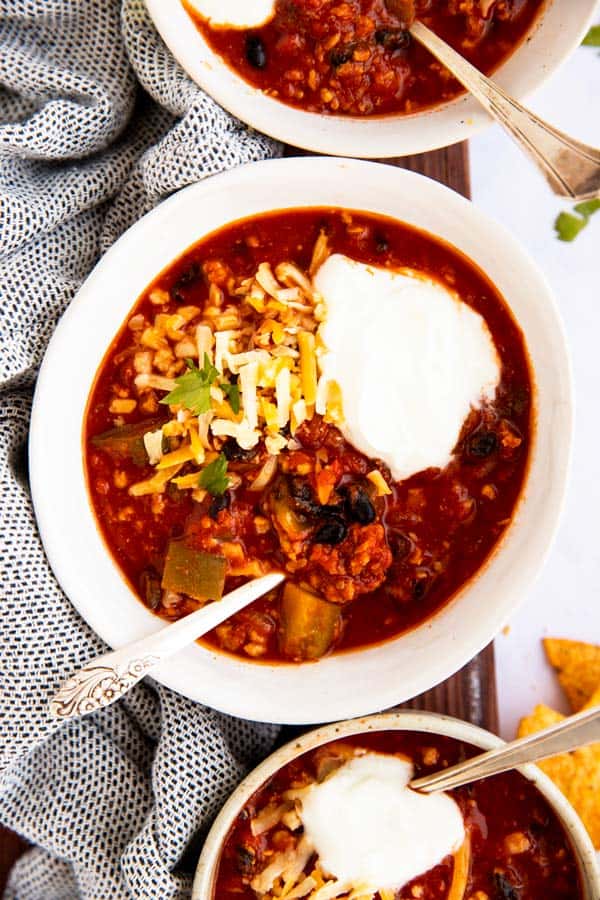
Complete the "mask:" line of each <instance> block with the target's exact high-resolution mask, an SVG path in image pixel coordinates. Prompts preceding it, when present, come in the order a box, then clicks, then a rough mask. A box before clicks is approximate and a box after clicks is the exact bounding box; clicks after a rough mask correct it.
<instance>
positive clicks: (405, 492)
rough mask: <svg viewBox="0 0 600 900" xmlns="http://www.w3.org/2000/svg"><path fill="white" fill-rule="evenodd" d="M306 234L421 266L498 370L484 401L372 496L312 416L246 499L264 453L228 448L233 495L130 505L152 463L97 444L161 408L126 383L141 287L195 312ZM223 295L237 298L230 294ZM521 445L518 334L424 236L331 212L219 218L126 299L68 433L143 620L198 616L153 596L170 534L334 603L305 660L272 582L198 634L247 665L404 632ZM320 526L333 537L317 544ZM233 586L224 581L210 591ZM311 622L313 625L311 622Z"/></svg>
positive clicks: (477, 540) (466, 554) (285, 254)
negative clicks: (485, 340) (415, 469)
mask: <svg viewBox="0 0 600 900" xmlns="http://www.w3.org/2000/svg"><path fill="white" fill-rule="evenodd" d="M320 233H325V234H326V235H327V239H328V242H329V245H330V247H331V250H332V252H339V253H344V254H347V255H348V256H349V257H351V258H354V259H356V260H359V261H362V262H364V263H371V264H374V265H378V266H390V267H394V268H396V267H411V268H413V269H416V270H418V271H420V272H423V273H427V274H430V275H431V276H433V277H435V278H437V279H439V280H441V281H442V282H443V283H446V284H447V285H448V286H450V287H451V288H452V289H454V290H456V291H457V292H458V294H459V296H461V297H462V299H463V300H464V301H465V302H467V303H468V304H469V305H470V306H471V307H472V308H473V309H475V310H477V311H478V312H479V313H480V314H481V315H482V316H483V317H484V319H485V321H486V323H487V325H488V327H489V329H490V331H491V334H492V336H493V339H494V342H495V345H496V348H497V352H498V354H499V357H500V360H501V382H500V384H499V387H498V390H497V394H496V398H495V401H494V403H493V404H492V405H490V406H487V407H484V408H483V409H482V410H479V411H473V412H472V413H471V415H470V416H469V417H468V419H467V421H466V422H465V424H464V427H463V432H462V434H461V435H460V438H459V440H458V443H457V446H456V450H455V454H454V456H453V458H452V461H451V462H450V463H449V465H448V466H447V467H446V468H445V469H443V470H439V469H429V470H426V471H424V472H421V473H418V474H416V475H414V476H413V477H411V478H409V479H408V480H406V481H404V482H402V483H395V482H394V481H393V480H392V478H391V475H390V473H389V471H388V470H387V468H386V467H385V465H384V464H383V463H381V462H378V463H377V465H378V467H379V470H380V471H381V472H382V473H383V474H384V477H385V480H386V482H387V485H388V487H389V490H390V491H391V493H389V495H388V496H379V495H376V494H375V493H374V492H373V490H372V485H371V483H370V482H369V481H368V480H366V477H365V476H366V475H367V474H368V473H370V472H371V471H372V470H373V468H374V465H375V463H374V461H373V460H370V459H368V458H367V457H366V456H364V455H363V454H362V453H360V452H358V451H357V450H355V449H354V448H353V447H351V446H350V445H349V444H348V443H347V442H346V441H345V440H344V439H343V437H342V435H341V433H340V431H339V430H338V428H337V427H335V426H334V425H332V424H326V423H325V422H324V420H323V419H322V418H321V417H320V416H317V415H315V417H314V418H313V419H312V420H311V421H309V422H305V423H304V424H303V425H301V427H300V428H299V429H298V431H297V433H296V434H295V436H294V439H295V442H296V444H295V449H292V450H287V449H286V450H283V451H282V452H281V454H280V456H279V457H278V460H279V470H278V474H277V477H276V479H275V481H273V482H271V483H270V484H269V485H267V486H266V487H265V488H264V490H262V491H260V492H258V493H256V492H251V491H250V490H248V485H249V484H251V482H252V481H253V480H254V479H255V477H256V475H257V472H259V470H260V469H261V466H262V465H263V463H264V460H265V459H266V458H267V454H266V451H265V448H264V446H263V444H262V443H261V444H260V445H259V446H258V447H257V448H256V450H255V451H254V452H251V453H247V452H245V453H240V452H239V448H238V447H237V445H236V444H235V441H232V439H230V438H229V439H227V440H226V441H224V442H222V443H221V447H220V450H221V453H222V454H223V455H225V456H227V458H228V460H229V463H228V465H229V469H228V471H229V473H232V474H235V475H236V476H237V481H238V486H237V487H236V488H235V489H233V490H228V491H227V492H226V493H225V494H223V495H221V496H218V497H213V498H211V497H210V496H208V497H206V498H205V499H202V501H201V502H196V501H195V500H194V499H193V498H192V497H191V495H190V491H189V490H188V491H184V490H180V489H178V488H177V487H176V486H175V484H174V483H172V484H169V485H167V487H166V489H165V490H164V491H163V492H162V493H158V494H154V495H152V496H132V495H131V493H130V487H131V485H132V484H134V483H136V482H139V481H140V479H142V478H148V477H149V476H150V475H151V474H152V471H153V470H152V468H151V467H150V466H149V465H148V459H147V457H146V455H145V453H144V451H143V448H142V455H141V458H140V456H139V454H138V455H136V458H122V457H121V456H118V455H117V457H115V455H114V454H112V453H111V452H108V451H107V450H106V449H103V448H102V446H101V444H99V443H98V436H99V435H102V434H103V433H105V432H107V431H110V429H113V428H114V427H115V426H117V427H119V426H123V425H126V426H128V427H129V426H130V425H132V424H135V423H143V424H141V426H140V427H141V428H142V431H143V430H146V429H147V430H152V429H153V428H156V427H157V423H158V426H160V423H161V422H164V421H166V419H167V417H168V407H165V406H164V405H161V404H160V403H159V402H158V401H159V399H160V396H163V395H160V394H158V393H157V392H156V391H147V392H145V393H143V394H142V395H141V396H140V395H138V392H137V391H136V387H135V384H134V381H135V377H136V371H135V368H134V361H135V360H136V358H137V356H136V354H137V353H138V351H139V349H140V334H142V332H141V331H140V328H142V327H146V326H147V325H148V323H149V322H150V323H151V322H152V321H153V320H154V317H155V315H156V309H157V307H156V306H155V305H153V302H152V300H151V299H150V296H151V295H152V296H154V297H156V291H157V290H158V291H159V294H160V295H161V296H162V297H163V300H164V302H165V305H164V306H162V307H160V310H161V313H162V312H166V313H172V312H177V310H178V309H179V308H181V307H182V306H185V307H186V308H187V307H189V305H190V304H193V305H195V306H197V307H199V309H200V310H204V312H205V313H207V311H208V306H207V304H208V303H209V300H208V296H209V292H210V291H212V290H213V287H214V279H217V280H219V279H220V282H221V284H222V282H223V279H224V278H225V277H227V278H228V279H229V280H230V283H231V280H232V279H234V280H235V279H239V278H241V277H246V276H250V275H251V274H252V273H254V272H255V271H256V269H257V266H258V265H259V264H260V263H261V262H264V261H267V262H269V263H271V264H272V265H273V267H275V265H276V264H278V263H280V262H282V261H284V260H292V261H294V263H296V264H297V265H298V266H299V267H300V268H302V269H304V270H307V269H308V266H309V263H310V259H311V254H312V252H313V247H314V245H315V241H316V240H317V238H318V236H319V234H320ZM223 273H226V275H223ZM227 273H229V274H227ZM222 288H223V290H225V288H224V287H223V285H222ZM228 302H229V303H233V304H235V303H236V302H237V301H236V298H231V297H230V298H229V300H228ZM200 315H202V314H200ZM191 324H192V325H193V324H194V323H193V322H192V323H191ZM134 326H135V328H134ZM143 333H144V334H145V333H146V332H143ZM155 359H157V357H155ZM181 366H182V367H183V361H181ZM123 397H125V398H127V397H129V398H133V399H134V400H135V403H134V402H133V401H132V406H133V407H134V408H133V409H132V410H131V411H130V412H129V413H128V414H126V415H120V416H115V415H114V413H112V412H111V405H112V404H114V402H115V399H118V398H123ZM389 414H390V415H393V414H394V410H393V409H390V410H389ZM531 436H532V382H531V376H530V370H529V364H528V357H527V352H526V349H525V345H524V340H523V335H522V333H521V331H520V329H519V327H518V325H517V324H516V322H515V321H514V319H513V317H512V315H511V313H510V311H509V309H508V307H507V306H506V304H505V303H504V301H503V299H502V298H501V296H500V295H499V294H498V292H497V290H496V289H495V288H494V286H493V285H492V284H491V283H490V281H489V280H488V279H487V278H486V276H485V275H484V274H483V273H482V272H481V271H480V270H479V269H478V268H477V267H476V266H475V265H474V264H473V263H472V262H470V261H469V260H468V259H467V258H466V257H464V256H463V255H461V254H460V253H459V252H457V251H456V250H455V249H453V248H451V247H450V246H449V245H447V244H445V243H443V242H442V241H440V240H437V239H435V238H433V237H432V236H430V235H428V234H426V233H423V232H420V231H418V230H416V229H414V228H412V227H409V226H407V225H404V224H402V223H400V222H397V221H395V220H392V219H387V218H383V217H379V216H375V215H371V214H368V213H363V212H349V211H342V210H338V209H303V210H290V211H279V212H274V213H269V214H266V215H261V216H258V217H256V218H253V219H247V220H243V221H240V222H236V223H234V224H232V225H229V226H227V227H225V228H223V229H222V230H221V231H218V232H216V233H214V234H212V235H210V236H208V237H207V238H205V239H204V240H202V241H201V242H200V243H198V244H196V245H195V246H193V247H191V248H190V249H189V250H188V251H186V253H185V254H184V255H183V256H182V257H181V258H180V259H178V260H177V261H176V262H174V263H173V265H171V266H170V267H169V268H168V269H167V270H165V271H164V272H163V273H162V274H161V275H160V276H159V277H158V278H157V279H156V281H155V282H154V283H153V284H152V285H151V286H150V287H149V288H148V289H147V290H146V291H145V292H144V294H143V295H142V296H141V297H140V298H139V299H138V301H137V302H136V304H135V306H134V308H133V309H132V311H131V313H130V315H129V316H128V319H127V322H125V324H124V325H123V327H122V329H121V331H120V332H119V334H118V335H117V337H116V338H115V341H114V343H113V344H112V346H111V347H110V348H109V350H108V352H107V354H106V356H105V359H104V361H103V363H102V365H101V367H100V369H99V372H98V374H97V377H96V381H95V383H94V386H93V388H92V391H91V394H90V399H89V404H88V410H87V415H86V420H85V424H84V444H85V462H86V467H87V477H88V485H89V492H90V499H91V503H92V507H93V510H94V513H95V515H96V519H97V522H98V525H99V527H100V529H101V532H102V534H103V536H104V539H105V541H106V543H107V545H108V547H109V549H110V551H111V553H112V555H113V557H114V559H115V561H116V563H117V564H118V566H119V567H120V569H121V570H122V572H123V574H124V575H125V576H126V578H127V580H128V582H129V583H130V585H131V586H132V588H133V590H134V591H135V592H136V593H137V594H138V596H140V598H141V599H142V601H143V602H145V603H146V604H147V605H148V606H149V607H150V608H151V609H152V610H153V611H154V612H155V613H156V614H157V615H160V616H162V617H164V618H166V619H177V618H179V617H181V616H182V615H185V614H186V613H188V612H190V611H192V610H193V609H196V608H197V607H198V606H199V604H198V602H197V601H195V600H193V599H192V598H191V597H186V596H184V595H181V594H175V595H174V594H173V593H172V592H169V591H164V590H163V591H161V586H160V580H161V576H162V575H163V569H164V565H165V554H166V549H167V546H168V544H169V541H170V540H171V539H174V538H180V537H182V536H183V537H184V538H185V540H186V541H187V542H188V543H189V544H190V545H191V546H192V547H194V548H197V549H198V550H203V551H208V552H214V548H215V547H219V546H221V544H220V542H225V543H226V544H227V548H229V550H228V551H227V552H230V551H231V552H233V551H235V554H237V556H238V557H240V558H241V560H242V563H243V562H244V561H247V560H258V561H259V562H260V563H261V564H262V565H263V566H264V570H269V569H283V570H285V571H286V572H287V573H288V584H289V583H293V582H296V583H298V584H303V585H305V586H307V587H308V588H309V589H310V590H311V591H314V592H315V593H316V594H318V595H319V596H320V597H322V598H324V601H326V602H324V606H325V607H326V609H327V610H329V607H330V606H332V605H335V613H334V616H333V618H334V620H335V621H334V622H333V624H332V617H331V616H329V615H328V617H327V621H328V623H329V625H328V626H327V627H329V628H330V634H329V637H328V638H324V637H322V638H321V643H320V645H319V646H318V647H317V649H314V648H313V650H312V651H311V652H310V653H307V654H305V655H304V656H303V653H302V652H298V651H295V650H287V651H286V646H288V645H287V643H286V641H287V638H289V635H287V634H286V628H288V627H289V623H286V622H285V621H283V618H284V617H283V616H282V605H281V604H282V601H281V591H280V590H276V591H274V592H272V593H271V594H269V595H267V596H265V597H263V598H261V599H260V600H258V601H256V602H255V603H253V604H252V605H251V606H250V607H248V608H247V609H246V610H244V611H242V612H241V613H238V614H237V615H236V616H234V617H233V618H232V619H230V620H228V622H227V623H225V624H224V625H222V626H219V628H218V629H217V630H216V631H215V632H212V633H211V634H210V635H209V636H208V637H207V638H206V639H205V640H206V642H207V643H208V644H210V645H211V646H212V647H216V648H219V649H221V650H225V651H228V652H231V653H234V654H236V655H240V656H242V657H244V658H248V657H251V658H254V659H260V660H264V661H284V660H288V661H290V660H291V659H293V660H294V661H298V660H300V659H303V658H316V657H318V656H321V655H323V654H324V653H326V652H331V651H332V650H347V649H350V648H356V647H365V646H368V645H372V644H375V643H378V642H381V641H385V640H388V639H390V638H393V637H395V636H397V635H399V634H401V633H402V632H404V631H406V630H408V629H411V628H414V627H415V626H418V625H419V624H421V623H422V622H424V621H425V620H427V619H428V618H429V617H431V616H432V615H433V614H434V613H435V612H436V611H437V610H439V609H441V608H442V607H443V606H444V604H446V603H447V602H448V601H449V599H450V598H451V597H452V596H453V595H454V594H455V593H456V592H457V591H458V590H459V589H460V588H462V587H463V586H464V585H465V584H466V582H468V580H469V579H470V578H472V577H473V575H475V573H477V572H478V571H479V569H480V568H481V567H482V565H483V564H484V562H485V561H486V559H487V558H488V557H489V555H490V553H491V552H492V551H493V550H494V548H495V546H496V545H497V543H498V541H499V539H500V538H501V537H502V535H503V533H504V531H505V530H506V528H507V526H508V525H509V523H510V521H511V518H512V516H513V514H514V512H515V508H516V505H517V502H518V499H519V495H520V492H521V489H522V487H523V484H524V480H525V476H526V470H527V464H528V454H529V447H530V442H531ZM176 446H177V443H176V442H175V445H173V444H172V445H171V449H174V447H176ZM189 465H190V464H189V463H188V464H186V466H185V467H184V468H183V470H182V471H181V473H180V474H182V475H185V473H186V471H188V467H189ZM324 480H325V481H328V482H329V485H330V489H331V494H330V496H329V498H328V501H327V503H326V504H325V505H320V504H319V502H318V501H317V499H316V495H317V493H318V490H319V485H322V483H323V481H324ZM282 494H283V495H285V501H286V502H287V503H289V504H290V505H291V506H292V508H293V512H294V515H295V516H296V518H299V519H300V520H301V521H302V522H303V523H304V531H303V533H302V535H301V536H300V538H299V539H298V540H295V541H294V542H293V548H294V549H293V552H292V551H291V550H290V549H289V546H288V544H287V543H286V541H285V540H284V538H283V537H282V530H281V527H280V520H279V519H278V507H277V503H278V502H279V499H280V498H281V495H282ZM357 497H358V500H359V501H360V508H359V509H358V511H357V508H356V506H355V501H356V498H357ZM274 498H275V499H274ZM365 510H366V514H365ZM259 524H260V527H259ZM332 527H333V530H334V531H336V534H335V535H334V536H333V538H332V537H331V535H330V534H328V532H330V531H331V528H332ZM323 529H325V532H324V531H323ZM337 532H339V533H337ZM284 537H285V535H284ZM225 543H223V546H225ZM231 548H233V550H232V549H231ZM223 552H224V555H227V553H226V552H225V551H223ZM231 552H230V559H231ZM235 554H234V555H235ZM244 580H247V579H245V578H240V577H237V578H231V577H228V578H227V580H226V589H227V590H228V589H231V588H233V587H235V586H236V585H238V584H240V583H242V582H243V581H244ZM317 627H318V628H320V629H321V630H322V631H323V630H324V629H325V625H323V626H321V621H319V624H318V626H317Z"/></svg>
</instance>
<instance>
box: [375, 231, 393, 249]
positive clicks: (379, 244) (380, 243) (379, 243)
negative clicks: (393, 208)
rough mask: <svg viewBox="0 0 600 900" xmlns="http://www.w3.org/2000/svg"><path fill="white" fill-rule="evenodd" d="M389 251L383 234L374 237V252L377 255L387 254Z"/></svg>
mask: <svg viewBox="0 0 600 900" xmlns="http://www.w3.org/2000/svg"><path fill="white" fill-rule="evenodd" d="M389 249H390V245H389V242H388V239H387V238H386V237H385V235H383V234H376V235H375V250H376V251H377V253H387V251H388V250H389Z"/></svg>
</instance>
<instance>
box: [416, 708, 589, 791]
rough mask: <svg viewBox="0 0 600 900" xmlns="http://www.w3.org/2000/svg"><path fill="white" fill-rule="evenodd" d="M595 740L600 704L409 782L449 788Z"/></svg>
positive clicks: (428, 788) (424, 788) (429, 788)
mask: <svg viewBox="0 0 600 900" xmlns="http://www.w3.org/2000/svg"><path fill="white" fill-rule="evenodd" d="M596 742H600V706H597V707H594V708H593V709H588V710H585V711H584V712H581V713H577V715H574V716H569V717H568V718H567V719H564V720H563V721H562V722H559V723H558V724H557V725H552V726H551V727H550V728H545V729H544V730H543V731H538V732H537V733H536V734H531V735H528V736H527V737H524V738H519V740H516V741H511V743H509V744H505V745H504V746H503V747H499V748H498V749H497V750H488V752H487V753H480V754H478V755H477V756H474V757H472V758H471V759H467V760H465V761H464V762H461V763H458V765H456V766H450V767H449V768H448V769H444V770H443V771H441V772H434V773H433V774H431V775H425V776H424V777H423V778H416V779H414V780H413V781H411V783H410V786H411V788H413V789H414V790H415V791H423V792H424V793H427V794H430V793H432V792H433V791H449V790H452V788H457V787H461V786H462V785H464V784H470V782H472V781H478V780H479V779H480V778H489V777H490V776H491V775H499V774H500V773H501V772H506V771H508V769H514V768H515V767H517V766H523V765H525V764H526V763H533V762H539V760H541V759H547V758H548V757H549V756H556V755H557V754H558V753H567V752H569V751H570V750H577V749H578V748H579V747H585V746H586V744H594V743H596Z"/></svg>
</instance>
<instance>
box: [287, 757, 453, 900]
mask: <svg viewBox="0 0 600 900" xmlns="http://www.w3.org/2000/svg"><path fill="white" fill-rule="evenodd" d="M412 777H413V765H412V763H411V762H409V761H408V760H407V759H402V758H399V757H396V756H385V755H383V754H379V753H366V754H365V755H363V756H357V757H355V758H354V759H351V760H350V761H349V762H347V763H345V764H344V765H343V766H341V768H339V769H338V770H337V771H336V772H334V774H333V775H330V776H329V778H327V779H326V780H325V781H323V782H322V783H321V784H314V785H311V786H310V787H309V788H307V789H306V792H305V794H304V795H303V797H302V808H301V811H300V817H301V819H302V824H303V825H304V831H305V834H306V836H307V837H308V839H309V841H310V843H311V844H312V846H313V847H314V848H315V851H316V853H317V854H318V856H319V862H320V865H321V868H322V869H323V870H324V871H325V872H327V873H328V874H330V875H332V876H334V877H335V878H336V879H338V881H340V882H342V883H344V884H348V885H349V886H357V887H359V886H360V887H361V888H363V889H364V890H365V893H369V892H372V893H375V891H377V890H383V889H388V890H399V889H400V888H402V887H404V885H406V884H408V883H409V882H410V881H412V880H413V879H414V878H417V877H418V876H419V875H424V874H425V873H426V872H429V871H430V870H431V869H433V868H434V867H435V866H437V865H438V864H439V863H441V862H442V860H444V859H445V858H446V857H447V856H448V855H449V854H451V853H455V852H456V851H457V850H458V849H459V848H460V846H461V844H462V843H463V841H464V839H465V826H464V821H463V817H462V815H461V812H460V809H459V808H458V806H457V804H456V803H455V801H454V800H453V799H452V798H451V797H449V796H448V795H447V794H444V793H436V794H419V793H417V792H416V791H413V790H411V789H410V788H409V787H408V783H409V782H410V780H411V778H412Z"/></svg>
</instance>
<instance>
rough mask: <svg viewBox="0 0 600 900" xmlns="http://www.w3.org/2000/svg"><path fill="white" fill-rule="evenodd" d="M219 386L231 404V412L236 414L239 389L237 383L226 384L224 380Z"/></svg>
mask: <svg viewBox="0 0 600 900" xmlns="http://www.w3.org/2000/svg"><path fill="white" fill-rule="evenodd" d="M219 387H220V388H221V390H222V391H223V393H224V394H225V396H226V397H227V399H228V400H229V405H230V406H231V408H232V410H233V412H234V413H235V415H236V416H237V414H238V413H239V411H240V389H239V387H238V386H237V384H228V383H227V382H226V381H225V382H223V384H220V385H219Z"/></svg>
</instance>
